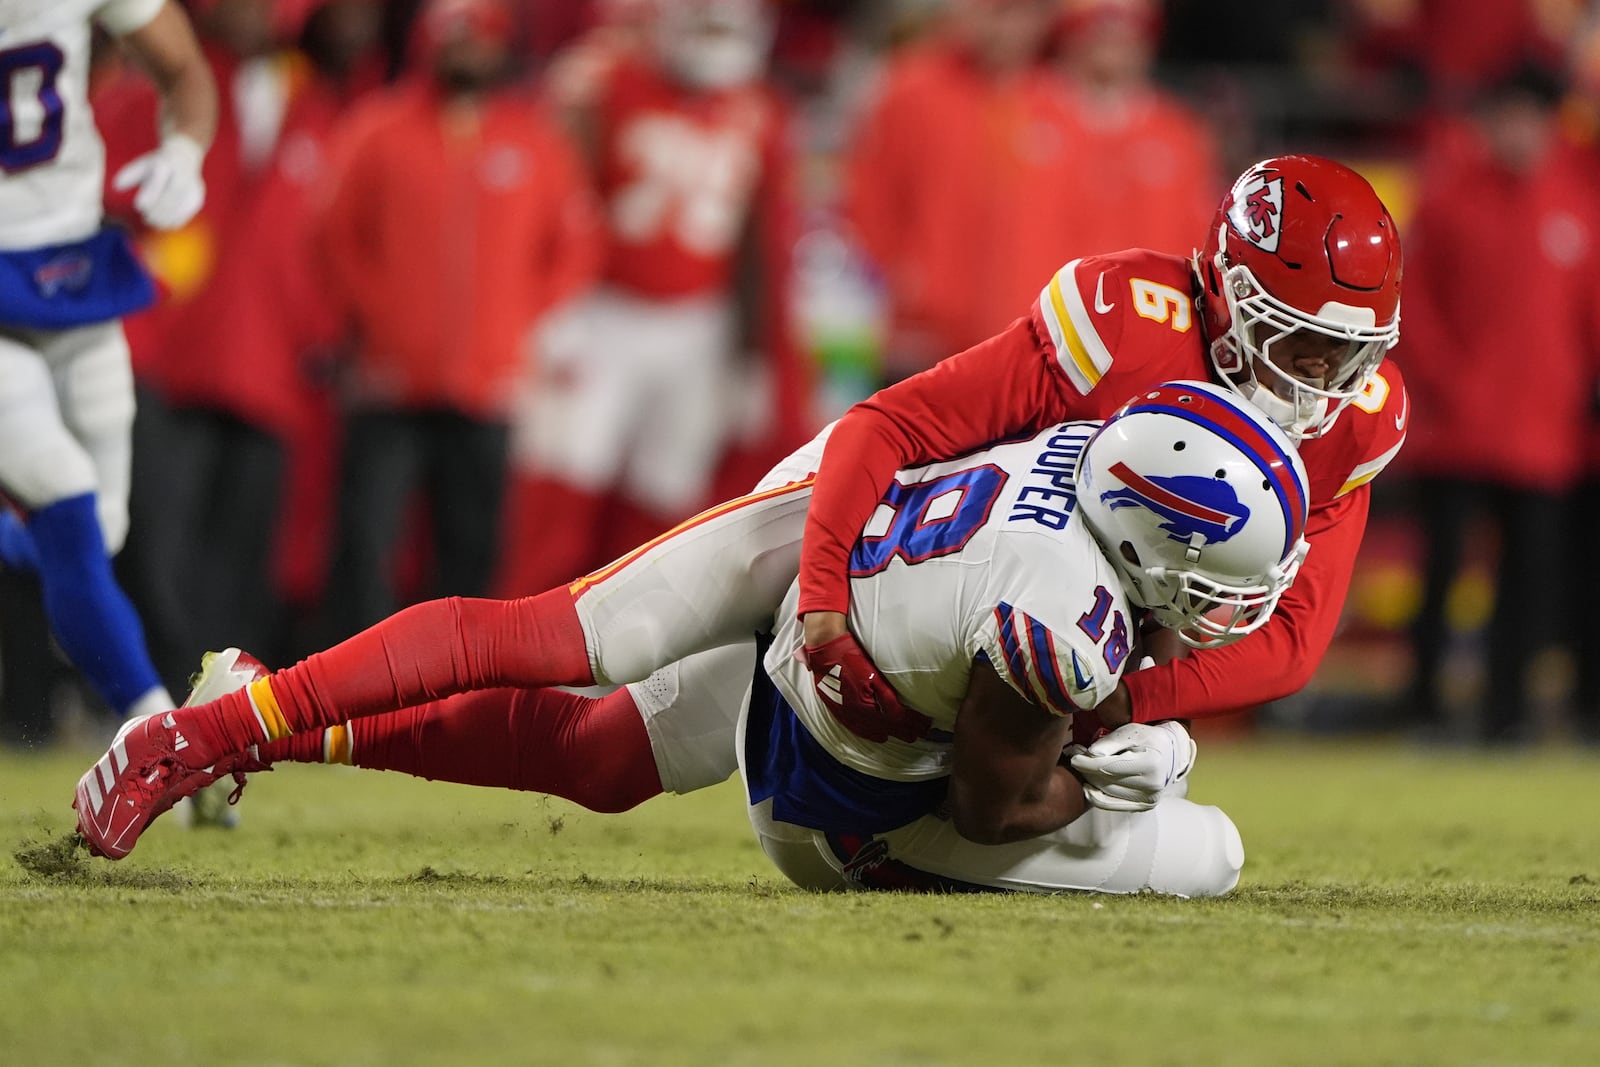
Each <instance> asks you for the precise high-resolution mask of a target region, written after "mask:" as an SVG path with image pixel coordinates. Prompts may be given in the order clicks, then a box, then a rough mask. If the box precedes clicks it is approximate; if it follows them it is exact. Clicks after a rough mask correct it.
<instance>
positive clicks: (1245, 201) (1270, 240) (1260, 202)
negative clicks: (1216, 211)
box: [1228, 171, 1283, 252]
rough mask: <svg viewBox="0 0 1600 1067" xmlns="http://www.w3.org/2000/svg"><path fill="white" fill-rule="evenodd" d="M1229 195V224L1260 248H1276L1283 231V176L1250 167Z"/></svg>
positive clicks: (1270, 249) (1268, 250) (1268, 249)
mask: <svg viewBox="0 0 1600 1067" xmlns="http://www.w3.org/2000/svg"><path fill="white" fill-rule="evenodd" d="M1229 199H1230V201H1231V202H1230V203H1229V205H1228V224H1229V225H1230V226H1232V227H1233V228H1234V230H1236V231H1237V232H1238V234H1239V236H1241V237H1243V238H1244V239H1245V240H1246V241H1249V242H1250V243H1251V244H1253V245H1255V246H1256V247H1257V248H1260V249H1262V250H1264V251H1267V252H1276V251H1277V250H1278V239H1279V237H1280V236H1281V235H1282V233H1283V179H1282V178H1270V179H1269V178H1265V177H1263V176H1262V175H1261V174H1259V173H1258V172H1256V171H1251V172H1249V173H1247V174H1245V175H1244V176H1243V177H1242V178H1240V179H1239V181H1238V182H1237V183H1236V184H1235V185H1234V187H1233V195H1232V196H1231V197H1230V198H1229Z"/></svg>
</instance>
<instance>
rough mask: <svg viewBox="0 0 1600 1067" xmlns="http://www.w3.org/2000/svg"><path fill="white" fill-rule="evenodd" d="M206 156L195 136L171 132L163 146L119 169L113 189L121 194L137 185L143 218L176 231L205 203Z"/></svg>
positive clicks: (136, 205) (136, 204)
mask: <svg viewBox="0 0 1600 1067" xmlns="http://www.w3.org/2000/svg"><path fill="white" fill-rule="evenodd" d="M205 158H206V150H205V149H204V148H202V147H200V144H199V142H197V141H196V140H195V139H194V138H192V137H189V136H186V135H185V134H181V133H174V134H168V135H167V136H166V137H163V138H162V139H161V147H160V148H157V149H156V150H155V151H154V152H146V153H145V154H144V155H142V156H140V157H139V158H138V159H136V160H134V161H133V162H132V163H129V164H128V165H127V166H125V167H123V168H122V169H121V170H119V171H117V176H116V177H115V178H113V179H112V181H111V188H113V189H115V190H116V191H117V192H119V193H122V192H127V191H128V190H129V189H132V188H133V187H134V186H138V188H139V191H138V192H137V193H135V194H134V197H133V206H134V208H135V209H136V210H137V211H138V212H139V215H140V217H142V218H143V219H144V221H145V222H147V223H148V224H150V225H151V226H153V227H155V228H156V229H158V230H176V229H177V228H178V227H179V226H182V225H183V224H184V223H186V222H188V221H189V220H190V219H192V218H194V216H195V212H197V211H199V210H200V205H202V204H204V203H205V202H206V183H205V180H204V179H203V178H202V177H201V176H200V167H201V164H203V163H204V162H205Z"/></svg>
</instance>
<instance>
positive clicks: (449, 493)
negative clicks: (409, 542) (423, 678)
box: [427, 412, 507, 596]
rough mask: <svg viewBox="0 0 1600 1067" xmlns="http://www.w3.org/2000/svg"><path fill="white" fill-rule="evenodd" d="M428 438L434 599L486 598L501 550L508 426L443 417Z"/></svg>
mask: <svg viewBox="0 0 1600 1067" xmlns="http://www.w3.org/2000/svg"><path fill="white" fill-rule="evenodd" d="M428 436H429V440H428V456H427V465H428V472H427V485H428V497H429V504H430V508H431V511H432V526H433V549H434V560H435V562H434V575H435V584H434V595H436V596H441V595H447V594H448V595H450V596H487V595H488V593H489V584H490V581H491V579H492V578H493V576H494V567H495V561H496V558H497V557H498V554H499V552H498V550H499V546H500V528H501V506H502V503H503V501H504V498H505V483H506V437H507V429H506V425H505V423H503V422H500V421H497V420H490V419H477V418H472V417H470V416H467V415H462V414H457V413H454V412H449V413H443V412H442V413H440V414H439V415H437V416H436V417H435V418H434V419H433V420H432V425H431V426H430V427H429V431H428Z"/></svg>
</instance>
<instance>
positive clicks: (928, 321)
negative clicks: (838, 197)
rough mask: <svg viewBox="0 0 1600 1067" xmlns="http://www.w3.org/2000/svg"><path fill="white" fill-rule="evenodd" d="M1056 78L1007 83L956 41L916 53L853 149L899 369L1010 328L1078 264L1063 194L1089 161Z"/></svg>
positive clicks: (851, 174)
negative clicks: (1080, 151) (1077, 167)
mask: <svg viewBox="0 0 1600 1067" xmlns="http://www.w3.org/2000/svg"><path fill="white" fill-rule="evenodd" d="M1059 92H1060V88H1059V85H1058V80H1057V78H1056V76H1055V75H1054V74H1053V73H1051V72H1050V71H1048V70H1046V69H1044V68H1038V69H1034V70H1029V71H1027V72H1024V73H1022V74H1019V75H1016V76H1014V77H1012V78H1010V79H1007V80H1004V81H999V82H996V81H994V80H992V79H990V78H989V77H988V76H986V75H985V74H983V73H982V72H981V71H980V70H979V69H978V68H977V67H976V66H975V65H973V64H972V63H971V62H970V61H969V60H968V59H967V58H965V56H964V54H963V52H962V51H961V50H960V49H959V48H958V47H957V46H956V45H954V44H952V43H949V42H944V41H934V42H931V43H928V44H925V45H920V46H916V47H913V48H911V49H908V50H907V51H905V52H903V53H902V54H900V55H899V56H898V57H896V58H895V59H894V60H893V61H892V62H891V64H890V66H889V71H888V74H887V76H886V83H885V85H884V87H883V90H882V92H881V94H880V96H879V97H878V99H877V101H876V102H875V104H874V105H873V106H872V108H871V110H870V111H869V113H868V114H867V115H866V116H865V118H864V119H863V120H862V122H861V125H860V127H859V129H858V131H857V133H856V135H855V138H854V143H853V144H852V146H851V149H850V158H849V160H848V174H847V190H846V201H847V204H846V206H847V210H848V213H849V218H850V221H851V223H852V224H853V225H854V227H855V230H856V233H857V236H858V238H859V239H860V241H861V243H862V245H863V246H864V247H865V248H866V250H867V253H868V254H869V255H870V256H871V258H872V259H873V261H874V262H875V263H876V264H877V266H878V268H879V269H880V270H881V271H882V272H883V274H884V276H885V279H886V282H887V285H888V290H889V296H890V300H891V303H892V305H893V308H892V315H893V320H894V321H893V327H892V328H893V330H894V332H895V333H896V335H897V337H896V339H894V340H891V343H890V349H891V350H890V359H891V360H892V361H897V362H898V364H899V365H894V366H891V367H890V370H891V371H893V372H895V373H898V374H904V373H909V372H913V371H917V370H921V369H923V368H924V367H927V366H930V365H932V363H933V362H934V361H935V360H937V359H940V358H942V357H943V356H945V355H948V354H949V353H951V352H956V351H959V350H961V349H963V348H966V347H968V346H969V345H973V344H976V343H978V342H979V341H981V340H983V339H984V338H985V337H988V336H990V335H991V334H993V333H994V332H995V331H997V330H999V329H1001V328H1002V327H1004V326H1005V324H1006V323H1007V322H1009V321H1010V320H1011V318H1012V317H1013V316H1015V315H1016V309H1017V308H1019V307H1023V306H1025V305H1026V304H1027V302H1028V300H1029V299H1030V298H1031V297H1032V295H1033V294H1034V293H1035V292H1036V291H1037V289H1038V286H1039V279H1040V278H1043V277H1048V276H1049V274H1050V272H1051V271H1052V270H1054V269H1055V268H1056V267H1058V266H1060V265H1061V263H1062V261H1063V260H1064V259H1065V258H1067V257H1068V256H1070V255H1072V254H1073V253H1072V251H1071V250H1070V249H1069V248H1067V247H1065V246H1066V243H1067V242H1066V236H1065V235H1066V234H1067V233H1068V232H1069V226H1070V223H1069V222H1068V221H1067V220H1064V219H1063V218H1062V217H1061V215H1060V212H1062V211H1063V210H1064V209H1065V208H1066V206H1067V205H1066V204H1065V202H1064V200H1063V198H1062V197H1060V196H1059V195H1057V191H1058V189H1059V187H1060V184H1061V182H1062V180H1063V178H1064V176H1065V175H1066V173H1067V171H1068V169H1069V168H1070V167H1071V166H1072V165H1073V163H1074V160H1075V159H1076V155H1075V153H1074V151H1073V149H1072V146H1071V144H1070V143H1069V142H1070V133H1069V129H1068V124H1067V122H1066V115H1065V112H1064V111H1063V109H1062V108H1061V106H1060V101H1059V99H1058V94H1059Z"/></svg>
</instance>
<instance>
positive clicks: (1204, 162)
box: [1038, 83, 1223, 277]
mask: <svg viewBox="0 0 1600 1067" xmlns="http://www.w3.org/2000/svg"><path fill="white" fill-rule="evenodd" d="M1061 106H1062V107H1063V108H1064V109H1065V111H1066V115H1067V119H1068V122H1069V124H1070V125H1069V128H1070V130H1071V143H1072V155H1073V158H1074V159H1075V160H1076V161H1077V164H1076V165H1075V166H1073V167H1071V168H1069V169H1068V170H1067V172H1066V173H1065V174H1064V175H1063V176H1062V183H1061V185H1060V187H1059V188H1058V189H1057V190H1056V192H1055V194H1054V195H1055V196H1056V197H1057V198H1059V199H1060V200H1061V201H1062V207H1063V209H1064V210H1065V211H1067V212H1070V214H1071V218H1070V219H1069V220H1068V221H1067V222H1066V223H1065V225H1064V226H1063V232H1062V234H1061V235H1060V237H1061V241H1060V247H1058V249H1057V255H1058V257H1062V258H1064V257H1067V256H1076V255H1083V254H1088V253H1093V252H1100V251H1104V250H1105V249H1107V248H1150V249H1154V250H1155V251H1157V252H1166V253H1167V254H1169V255H1174V256H1184V257H1187V256H1188V255H1189V254H1190V253H1192V252H1193V251H1194V248H1195V245H1196V244H1197V243H1198V242H1199V241H1201V240H1202V239H1203V238H1204V236H1205V232H1206V227H1207V226H1209V225H1210V224H1211V220H1212V218H1213V217H1214V216H1215V215H1216V213H1217V200H1218V197H1217V196H1216V195H1215V191H1216V190H1217V189H1220V188H1222V187H1223V186H1222V183H1221V181H1220V177H1221V176H1220V175H1219V173H1218V171H1217V153H1216V147H1215V145H1214V144H1213V143H1212V137H1211V132H1210V130H1209V129H1207V128H1206V126H1205V124H1204V123H1203V122H1202V121H1201V119H1200V118H1199V117H1198V116H1197V115H1195V114H1193V113H1192V112H1190V111H1189V110H1188V109H1187V108H1186V107H1184V106H1183V105H1182V104H1181V103H1179V102H1178V101H1177V100H1176V98H1174V97H1171V96H1168V95H1167V94H1166V93H1163V92H1159V91H1156V90H1154V89H1151V90H1147V91H1145V92H1142V93H1138V94H1134V95H1132V96H1131V97H1130V98H1129V99H1128V100H1127V101H1125V102H1124V104H1123V105H1122V107H1121V109H1120V111H1118V112H1117V113H1111V112H1107V111H1105V110H1104V109H1103V108H1101V107H1100V106H1099V105H1097V104H1096V103H1095V102H1094V101H1093V100H1092V99H1091V98H1089V97H1088V96H1086V95H1085V94H1084V93H1083V92H1082V91H1081V90H1080V89H1079V88H1078V87H1077V86H1075V85H1072V84H1070V83H1069V84H1068V85H1066V86H1064V87H1063V89H1062V93H1061ZM1048 269H1049V268H1046V270H1048ZM1038 277H1043V275H1039V276H1038Z"/></svg>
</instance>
